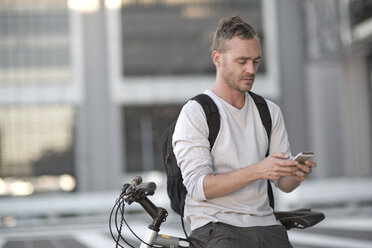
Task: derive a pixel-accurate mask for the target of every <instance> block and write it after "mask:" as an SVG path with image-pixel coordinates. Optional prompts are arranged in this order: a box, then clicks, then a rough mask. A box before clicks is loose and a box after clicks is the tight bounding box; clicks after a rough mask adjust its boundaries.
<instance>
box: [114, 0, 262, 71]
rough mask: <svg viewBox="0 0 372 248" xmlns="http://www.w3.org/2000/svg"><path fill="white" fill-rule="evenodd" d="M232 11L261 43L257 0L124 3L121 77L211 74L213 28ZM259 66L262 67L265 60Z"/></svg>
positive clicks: (260, 22)
mask: <svg viewBox="0 0 372 248" xmlns="http://www.w3.org/2000/svg"><path fill="white" fill-rule="evenodd" d="M236 13H237V14H239V15H241V16H242V17H243V18H244V19H245V20H247V21H248V22H249V23H251V24H252V25H253V26H254V27H255V28H256V31H257V32H258V33H259V35H260V37H261V39H262V41H264V37H263V30H262V29H263V24H262V20H261V19H262V11H261V1H259V0H250V1H247V0H240V1H231V0H220V1H210V0H202V1H200V0H181V1H167V0H163V1H162V0H154V1H129V0H128V1H123V4H122V9H121V28H122V46H123V47H122V51H123V52H122V61H123V68H122V72H123V75H124V76H125V77H130V76H148V75H150V76H153V75H207V74H214V73H215V69H214V65H213V63H212V61H211V58H210V52H209V48H210V44H211V41H212V37H213V32H214V30H215V29H216V26H217V23H218V20H219V19H220V18H222V17H227V16H232V15H234V14H236ZM262 47H264V46H263V45H262ZM259 70H260V71H259V72H263V71H265V64H264V62H262V63H261V65H260V68H259Z"/></svg>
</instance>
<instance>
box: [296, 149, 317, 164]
mask: <svg viewBox="0 0 372 248" xmlns="http://www.w3.org/2000/svg"><path fill="white" fill-rule="evenodd" d="M313 156H314V153H313V152H300V153H299V154H297V155H296V157H294V159H293V160H295V161H298V162H299V163H301V164H303V163H304V162H305V161H306V160H309V159H310V158H312V157H313Z"/></svg>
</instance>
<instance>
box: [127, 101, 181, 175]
mask: <svg viewBox="0 0 372 248" xmlns="http://www.w3.org/2000/svg"><path fill="white" fill-rule="evenodd" d="M180 110H181V106H180V105H151V106H150V105H143V106H138V105H133V106H125V107H124V108H123V122H124V123H125V124H124V126H125V128H124V132H123V134H124V139H125V143H126V146H125V150H124V154H125V155H126V156H125V157H126V160H125V164H126V167H125V170H126V171H127V172H136V171H150V170H159V171H163V170H164V166H163V159H162V157H161V154H162V150H161V137H162V134H163V132H164V131H165V129H166V128H167V127H168V126H169V125H170V124H171V123H172V122H173V121H174V120H176V118H177V116H178V113H179V111H180Z"/></svg>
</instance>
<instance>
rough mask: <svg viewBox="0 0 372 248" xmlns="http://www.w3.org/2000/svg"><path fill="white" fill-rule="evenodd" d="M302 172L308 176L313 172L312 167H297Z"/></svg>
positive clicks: (301, 165)
mask: <svg viewBox="0 0 372 248" xmlns="http://www.w3.org/2000/svg"><path fill="white" fill-rule="evenodd" d="M297 168H299V169H300V170H301V171H303V172H305V173H306V174H309V173H310V172H311V166H308V165H303V164H299V165H298V166H297Z"/></svg>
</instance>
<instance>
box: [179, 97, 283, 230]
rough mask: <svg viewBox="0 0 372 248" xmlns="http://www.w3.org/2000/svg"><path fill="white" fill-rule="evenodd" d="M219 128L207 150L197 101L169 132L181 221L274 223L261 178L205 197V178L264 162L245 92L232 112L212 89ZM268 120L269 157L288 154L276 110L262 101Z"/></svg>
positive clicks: (256, 118)
mask: <svg viewBox="0 0 372 248" xmlns="http://www.w3.org/2000/svg"><path fill="white" fill-rule="evenodd" d="M204 93H206V94H208V95H209V96H211V97H212V99H213V100H214V101H215V103H216V105H217V107H218V109H219V112H220V115H221V127H220V131H219V133H218V136H217V138H216V141H215V143H214V146H213V148H212V150H211V151H210V150H209V141H208V134H209V130H208V125H207V122H206V117H205V114H204V111H203V109H202V107H201V106H200V104H199V103H198V102H196V101H189V102H188V103H186V104H185V106H184V107H183V108H182V111H181V113H180V115H179V117H178V121H177V124H176V128H175V131H174V134H173V147H174V153H175V156H176V158H177V161H178V165H179V166H180V168H181V172H182V177H183V179H184V184H185V187H186V189H187V191H188V195H187V197H186V205H185V220H186V222H188V223H189V224H190V225H191V230H194V229H196V228H198V227H201V226H203V225H205V224H207V223H209V222H223V223H227V224H230V225H234V226H239V227H249V226H267V225H277V224H279V223H278V222H277V220H276V219H275V216H274V215H273V210H272V208H271V207H270V206H269V200H268V196H267V182H266V180H258V181H255V182H253V183H251V184H250V185H247V186H246V187H244V188H242V189H240V190H238V191H236V192H234V193H231V194H229V195H225V196H221V197H216V198H213V199H206V197H205V195H204V190H203V179H204V176H205V175H207V174H210V173H216V174H217V173H223V172H229V171H233V170H235V169H238V168H242V167H245V166H249V165H252V164H256V163H258V162H259V161H261V160H263V159H264V158H265V154H266V151H267V146H268V137H267V134H266V131H265V128H264V126H263V124H262V121H261V118H260V115H259V112H258V109H257V107H256V105H255V103H254V101H253V99H252V98H251V96H250V95H249V94H248V93H246V100H245V105H244V107H243V108H242V109H237V108H235V107H234V106H232V105H230V104H229V103H228V102H226V101H225V100H223V99H222V98H220V97H218V96H216V95H215V94H214V93H213V92H212V91H210V90H207V91H205V92H204ZM266 101H267V103H268V107H269V110H270V114H271V119H272V134H271V140H270V153H273V152H284V153H286V154H290V147H289V142H288V135H287V131H286V129H285V125H284V120H283V116H282V113H281V111H280V108H279V107H278V106H277V105H276V104H275V103H273V102H271V101H268V100H266Z"/></svg>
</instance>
